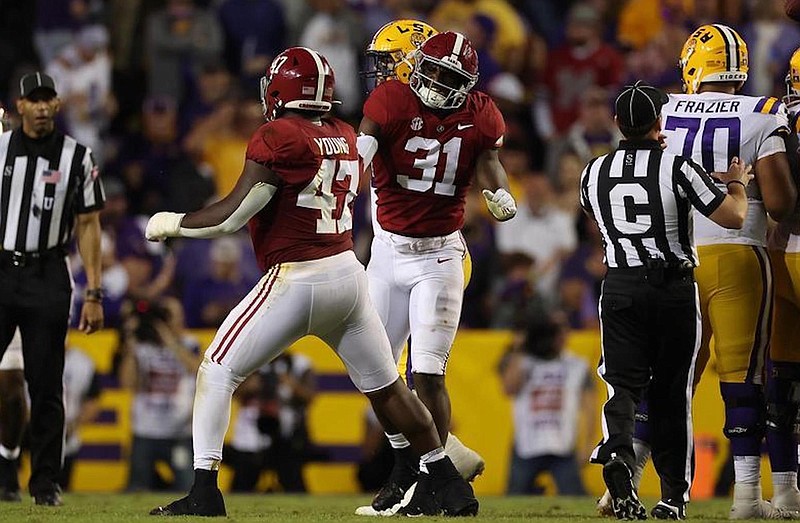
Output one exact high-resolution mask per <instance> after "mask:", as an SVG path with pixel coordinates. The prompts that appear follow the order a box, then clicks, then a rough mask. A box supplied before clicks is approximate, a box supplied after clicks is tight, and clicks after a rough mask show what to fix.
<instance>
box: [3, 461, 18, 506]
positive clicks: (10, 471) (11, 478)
mask: <svg viewBox="0 0 800 523" xmlns="http://www.w3.org/2000/svg"><path fill="white" fill-rule="evenodd" d="M17 463H18V462H17V460H11V459H6V458H4V457H2V456H0V501H13V502H16V501H22V494H21V493H20V490H19V478H18V477H17Z"/></svg>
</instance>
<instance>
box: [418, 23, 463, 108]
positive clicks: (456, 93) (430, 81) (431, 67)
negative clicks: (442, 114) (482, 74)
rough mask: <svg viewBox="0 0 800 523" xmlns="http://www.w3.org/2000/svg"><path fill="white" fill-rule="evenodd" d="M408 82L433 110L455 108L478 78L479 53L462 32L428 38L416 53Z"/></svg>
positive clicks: (449, 32)
mask: <svg viewBox="0 0 800 523" xmlns="http://www.w3.org/2000/svg"><path fill="white" fill-rule="evenodd" d="M415 59H416V63H415V64H414V69H413V71H412V73H411V79H410V80H409V85H410V87H411V89H412V90H413V91H414V92H415V93H416V94H417V96H418V97H419V99H420V100H421V101H422V103H423V104H425V105H426V106H428V107H430V108H432V109H455V108H457V107H460V106H461V104H463V103H464V100H466V99H467V94H468V93H469V91H470V89H472V88H473V87H474V86H475V83H476V82H477V81H478V55H477V53H476V52H475V49H474V48H473V47H472V44H471V43H470V42H469V40H467V38H466V37H465V36H464V35H462V34H461V33H455V32H452V31H447V32H444V33H439V34H436V35H434V36H432V37H430V38H428V39H427V40H426V41H425V43H423V44H422V46H421V47H420V48H419V49H418V50H417V51H416V52H415Z"/></svg>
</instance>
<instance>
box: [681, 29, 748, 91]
mask: <svg viewBox="0 0 800 523" xmlns="http://www.w3.org/2000/svg"><path fill="white" fill-rule="evenodd" d="M678 65H679V66H680V68H681V78H682V79H683V90H684V91H685V92H686V93H688V94H693V93H696V92H698V90H699V89H700V84H702V83H706V82H741V83H744V82H745V81H746V80H747V71H748V69H749V67H748V62H747V44H746V43H745V41H744V40H742V37H741V36H739V34H738V33H737V32H736V31H734V30H733V29H731V28H730V27H728V26H727V25H722V24H713V25H703V26H700V27H699V28H698V29H697V30H696V31H695V32H694V33H692V34H691V36H689V39H688V40H686V43H685V44H683V50H682V51H681V58H680V62H679V64H678Z"/></svg>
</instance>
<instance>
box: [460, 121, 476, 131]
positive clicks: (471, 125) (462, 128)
mask: <svg viewBox="0 0 800 523" xmlns="http://www.w3.org/2000/svg"><path fill="white" fill-rule="evenodd" d="M474 125H475V124H472V123H460V124H458V130H459V131H463V130H464V129H469V128H470V127H473V126H474Z"/></svg>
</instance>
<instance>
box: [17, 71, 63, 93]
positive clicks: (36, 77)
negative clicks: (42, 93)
mask: <svg viewBox="0 0 800 523" xmlns="http://www.w3.org/2000/svg"><path fill="white" fill-rule="evenodd" d="M39 89H43V90H49V91H51V92H52V93H53V95H55V94H56V81H55V80H53V77H52V76H49V75H46V74H44V73H40V72H35V73H30V74H26V75H25V76H23V77H22V79H21V80H20V81H19V96H20V98H28V97H29V96H30V95H31V93H33V92H34V91H36V90H39Z"/></svg>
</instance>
